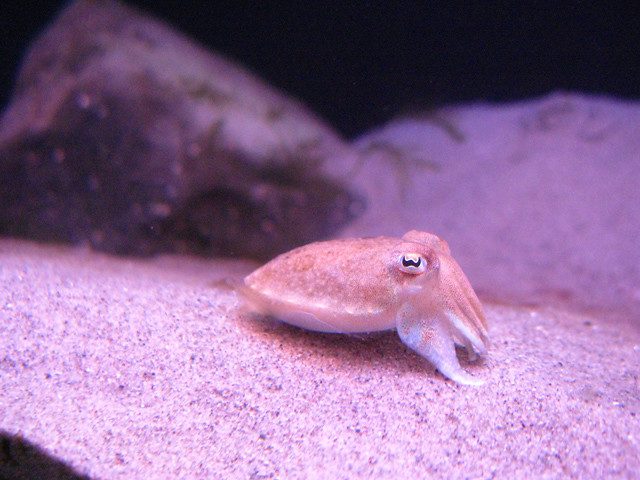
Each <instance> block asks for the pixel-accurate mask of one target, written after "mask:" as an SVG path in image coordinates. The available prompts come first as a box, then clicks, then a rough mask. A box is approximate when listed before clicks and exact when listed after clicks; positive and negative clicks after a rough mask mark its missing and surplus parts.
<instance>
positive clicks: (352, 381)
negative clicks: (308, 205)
mask: <svg viewBox="0 0 640 480" xmlns="http://www.w3.org/2000/svg"><path fill="white" fill-rule="evenodd" d="M253 267H254V265H252V264H250V263H248V262H240V261H237V262H236V261H228V260H220V261H216V260H201V259H194V258H185V257H183V258H181V257H162V258H158V259H155V260H127V259H119V258H113V257H109V256H104V255H100V254H96V253H92V252H89V251H87V250H84V249H75V248H67V247H56V246H43V245H38V244H35V243H30V242H26V241H18V240H11V239H4V240H0V299H1V302H0V341H1V342H2V345H1V347H0V391H1V392H2V395H1V396H0V430H2V431H3V433H2V446H3V448H2V452H0V477H2V475H5V476H6V477H7V478H11V476H17V477H19V476H20V475H22V476H23V477H22V478H34V477H32V476H29V474H28V473H25V472H27V471H31V472H33V471H44V472H46V471H47V468H49V469H53V468H54V467H55V465H54V464H55V463H56V462H60V463H61V464H63V465H64V466H65V468H67V470H65V472H66V473H65V475H68V478H75V477H76V476H85V475H86V476H89V477H90V478H123V479H124V478H126V479H131V478H354V477H361V478H398V475H400V476H402V477H404V478H423V477H425V476H431V477H440V478H445V477H446V478H533V477H537V478H561V477H571V478H639V477H640V474H639V473H638V472H639V471H640V427H639V425H640V421H639V420H640V418H639V417H640V389H639V378H638V365H639V364H640V332H639V331H638V328H637V326H636V325H635V324H633V323H615V322H612V321H608V320H603V319H600V318H597V317H592V316H586V315H580V314H575V313H567V312H561V311H558V310H553V309H536V310H534V309H529V308H518V307H511V306H504V305H502V306H499V305H490V304H489V305H486V310H487V317H488V320H489V322H490V324H491V339H492V345H491V347H490V351H489V354H488V356H487V357H486V358H485V359H483V361H482V362H481V363H479V364H466V363H465V364H464V365H463V366H464V367H465V368H466V369H468V370H469V371H470V372H471V373H472V374H474V375H476V376H478V377H481V378H483V379H485V380H486V384H485V385H484V386H482V387H480V388H477V387H463V386H459V385H456V384H454V383H452V382H450V381H448V380H445V379H444V378H443V377H442V376H441V375H440V374H438V373H436V372H435V371H434V370H433V368H432V367H431V366H430V365H429V364H428V363H427V362H426V361H424V360H422V359H421V358H420V357H418V356H416V355H415V354H414V353H412V352H410V351H409V350H407V349H406V348H405V347H404V346H403V344H402V343H401V342H400V341H399V339H398V338H397V336H396V334H395V333H393V332H389V333H384V334H378V335H371V336H366V337H349V336H342V335H329V334H315V333H310V332H305V331H302V330H299V329H295V328H292V327H288V326H286V325H283V324H279V323H275V322H270V321H256V320H255V319H251V318H245V317H244V316H242V315H241V314H239V310H238V300H237V298H236V296H235V293H234V292H233V291H231V290H229V289H226V288H223V287H222V286H221V285H222V284H221V282H220V280H221V279H225V278H238V277H240V276H242V275H244V274H245V273H247V272H249V271H250V270H251V269H252V268H253ZM461 355H463V354H461ZM21 442H22V443H21ZM25 442H26V443H28V444H30V445H32V446H33V448H37V450H38V455H39V457H38V459H37V460H33V456H32V455H30V454H29V452H30V451H29V450H28V448H27V447H25V446H24V444H23V443H25ZM25 452H27V453H25ZM34 461H37V462H39V464H38V468H41V469H43V470H35V466H34V465H33V464H30V463H29V462H34ZM25 468H26V469H27V470H25ZM29 469H30V470H29ZM51 471H53V470H51Z"/></svg>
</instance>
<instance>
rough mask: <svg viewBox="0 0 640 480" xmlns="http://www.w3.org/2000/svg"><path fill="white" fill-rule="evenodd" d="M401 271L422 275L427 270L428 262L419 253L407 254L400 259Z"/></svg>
mask: <svg viewBox="0 0 640 480" xmlns="http://www.w3.org/2000/svg"><path fill="white" fill-rule="evenodd" d="M399 268H400V270H402V271H403V272H405V273H410V274H412V275H420V274H421V273H424V272H425V271H426V270H427V261H426V260H425V259H424V258H423V257H422V255H419V254H417V253H405V254H404V255H402V257H400V265H399Z"/></svg>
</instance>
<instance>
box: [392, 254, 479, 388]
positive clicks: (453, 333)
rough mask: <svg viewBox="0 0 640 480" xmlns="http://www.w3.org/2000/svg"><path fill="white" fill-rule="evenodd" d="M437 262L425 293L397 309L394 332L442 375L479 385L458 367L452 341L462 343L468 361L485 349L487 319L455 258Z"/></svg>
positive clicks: (442, 257)
mask: <svg viewBox="0 0 640 480" xmlns="http://www.w3.org/2000/svg"><path fill="white" fill-rule="evenodd" d="M439 262H440V266H439V270H440V271H439V275H438V279H437V282H435V285H434V288H433V289H432V290H431V291H430V292H429V294H427V295H425V296H424V298H423V299H421V301H420V302H418V303H407V304H405V305H403V306H402V307H401V308H400V309H399V311H398V315H397V317H396V328H397V331H398V335H399V336H400V339H401V340H402V342H403V343H404V344H405V345H407V346H408V347H409V348H411V349H412V350H414V351H415V352H417V353H418V354H419V355H421V356H423V357H424V358H426V359H427V360H428V361H429V362H430V363H431V364H432V365H433V366H435V367H436V368H437V369H438V370H439V371H440V373H442V374H443V375H444V376H445V377H448V378H450V379H451V380H453V381H455V382H457V383H460V384H463V385H482V384H483V383H484V382H483V381H482V380H480V379H477V378H475V377H473V376H471V375H469V374H468V373H467V372H465V371H464V370H463V369H462V367H461V366H460V363H459V362H458V357H457V356H456V349H455V345H456V344H459V345H461V346H464V347H465V348H466V350H467V354H468V357H469V359H470V360H475V358H476V354H483V353H485V352H486V346H487V342H488V340H487V322H486V319H485V316H484V313H483V311H482V306H481V305H480V301H479V300H478V297H477V296H476V294H475V292H474V291H473V289H472V287H471V285H470V284H469V281H468V280H467V278H466V276H465V275H464V273H463V272H462V270H461V269H460V267H459V265H458V264H457V263H456V262H455V260H453V258H451V256H450V255H447V254H442V255H441V256H440V258H439Z"/></svg>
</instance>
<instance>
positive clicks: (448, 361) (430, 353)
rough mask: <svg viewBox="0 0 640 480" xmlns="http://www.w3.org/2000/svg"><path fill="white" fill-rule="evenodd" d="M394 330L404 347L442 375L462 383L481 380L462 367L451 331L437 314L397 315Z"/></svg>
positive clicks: (477, 384)
mask: <svg viewBox="0 0 640 480" xmlns="http://www.w3.org/2000/svg"><path fill="white" fill-rule="evenodd" d="M397 330H398V335H399V336H400V339H401V340H402V342H403V343H404V344H405V345H406V346H408V347H409V348H411V349H412V350H414V351H415V352H416V353H418V354H419V355H421V356H422V357H424V358H426V359H427V360H428V361H429V362H430V363H431V364H432V365H433V366H434V367H435V368H436V369H437V370H438V371H439V372H440V373H442V374H443V375H444V376H445V377H447V378H450V379H451V380H453V381H454V382H458V383H460V384H462V385H475V386H479V385H482V384H483V383H484V382H483V381H482V380H480V379H478V378H475V377H473V376H471V375H469V374H468V373H467V372H465V371H464V370H463V369H462V367H461V366H460V363H459V362H458V357H457V356H456V348H455V344H454V341H453V339H452V337H451V333H450V332H449V331H448V329H447V328H446V326H445V325H444V324H443V319H442V318H440V317H439V316H434V317H424V316H423V317H415V316H413V315H408V316H407V315H401V316H400V318H399V319H398V325H397Z"/></svg>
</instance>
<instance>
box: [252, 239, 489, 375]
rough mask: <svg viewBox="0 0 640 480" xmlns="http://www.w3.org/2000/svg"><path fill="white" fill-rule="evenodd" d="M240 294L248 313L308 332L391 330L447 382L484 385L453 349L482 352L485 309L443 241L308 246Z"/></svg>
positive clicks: (267, 268) (259, 273) (262, 271)
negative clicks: (470, 373)
mask: <svg viewBox="0 0 640 480" xmlns="http://www.w3.org/2000/svg"><path fill="white" fill-rule="evenodd" d="M240 293H241V296H242V297H243V298H244V300H245V302H246V304H247V306H248V308H249V309H250V310H251V311H253V312H256V313H259V314H263V315H269V316H273V317H276V318H278V319H280V320H282V321H284V322H286V323H289V324H291V325H295V326H298V327H301V328H305V329H308V330H315V331H320V332H337V333H357V332H374V331H380V330H389V329H393V328H396V329H397V331H398V334H399V335H400V338H401V339H402V341H403V342H404V343H405V344H406V345H407V346H408V347H409V348H411V349H413V350H415V351H416V352H417V353H419V354H420V355H422V356H423V357H425V358H426V359H427V360H429V361H430V362H431V363H432V364H433V365H434V366H435V367H436V368H437V369H438V370H439V371H440V372H441V373H442V374H443V375H445V376H446V377H448V378H450V379H451V380H453V381H455V382H458V383H461V384H465V385H481V384H482V383H483V382H482V380H479V379H477V378H474V377H473V376H471V375H469V374H468V373H467V372H465V371H464V370H463V369H462V368H461V367H460V364H459V363H458V358H457V356H456V350H455V345H456V344H458V345H461V346H464V347H465V348H466V350H467V354H468V357H469V358H470V359H471V360H475V358H476V354H483V353H485V352H486V344H487V321H486V319H485V316H484V313H483V311H482V305H481V304H480V301H479V300H478V297H477V296H476V294H475V292H474V291H473V288H472V287H471V285H470V284H469V281H468V280H467V277H466V276H465V275H464V273H463V272H462V270H461V268H460V266H459V265H458V264H457V262H456V261H455V260H454V259H453V258H452V257H451V251H450V250H449V246H448V245H447V243H446V242H445V241H443V240H441V239H440V238H438V237H437V236H435V235H433V234H431V233H426V232H419V231H415V230H414V231H410V232H408V233H407V234H405V235H404V236H403V237H402V238H391V237H377V238H362V239H343V240H330V241H326V242H316V243H311V244H309V245H305V246H302V247H299V248H296V249H294V250H292V251H290V252H287V253H284V254H282V255H280V256H278V257H276V258H275V259H273V260H272V261H270V262H269V263H267V264H266V265H264V266H263V267H261V268H259V269H257V270H256V271H254V272H253V273H251V274H250V275H248V276H247V277H246V278H245V279H244V285H242V286H241V287H240Z"/></svg>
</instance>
